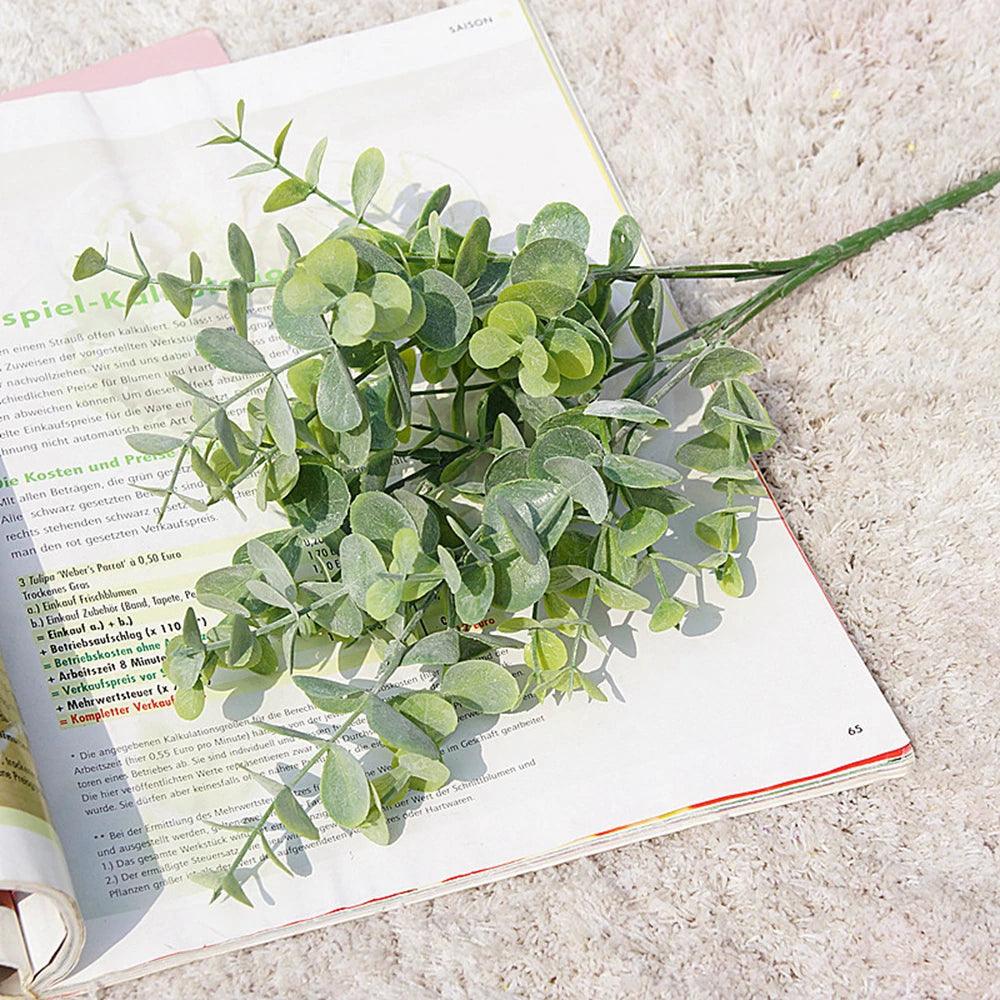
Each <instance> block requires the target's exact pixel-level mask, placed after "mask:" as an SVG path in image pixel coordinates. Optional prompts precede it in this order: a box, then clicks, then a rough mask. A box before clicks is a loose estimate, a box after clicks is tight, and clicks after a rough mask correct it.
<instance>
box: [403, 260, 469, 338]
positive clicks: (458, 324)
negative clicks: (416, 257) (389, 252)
mask: <svg viewBox="0 0 1000 1000" xmlns="http://www.w3.org/2000/svg"><path fill="white" fill-rule="evenodd" d="M413 285H414V287H415V288H416V290H417V291H418V292H419V293H420V295H421V296H422V298H423V301H424V307H425V309H426V312H427V316H426V319H425V320H424V323H423V326H422V327H421V328H420V331H419V333H418V334H417V339H418V340H419V341H420V343H421V344H423V345H424V346H425V347H429V348H431V349H432V350H437V351H445V350H448V349H449V348H451V347H455V346H457V345H458V344H460V343H462V341H463V340H465V338H466V337H467V336H468V334H469V330H470V329H471V327H472V315H473V314H472V300H471V299H470V298H469V294H468V292H466V290H465V289H464V288H463V287H462V286H461V285H460V284H458V282H457V281H455V280H454V278H451V277H449V276H448V275H447V274H445V273H444V272H443V271H438V270H435V269H434V268H430V269H428V270H426V271H421V272H420V274H418V275H417V276H416V277H415V278H414V279H413Z"/></svg>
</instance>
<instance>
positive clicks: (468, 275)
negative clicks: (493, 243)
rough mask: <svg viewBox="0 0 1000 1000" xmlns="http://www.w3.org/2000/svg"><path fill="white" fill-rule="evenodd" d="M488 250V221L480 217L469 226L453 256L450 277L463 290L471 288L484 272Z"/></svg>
mask: <svg viewBox="0 0 1000 1000" xmlns="http://www.w3.org/2000/svg"><path fill="white" fill-rule="evenodd" d="M489 248H490V220H489V219H487V218H486V217H485V216H480V217H479V218H478V219H476V220H475V221H473V223H472V225H471V226H469V229H468V232H466V234H465V236H463V237H462V242H461V243H460V244H459V245H458V253H456V254H455V266H454V268H453V269H452V277H453V278H454V279H455V280H456V281H457V282H458V283H459V284H460V285H461V286H462V287H463V288H471V287H472V286H473V285H474V284H475V283H476V282H477V281H478V280H479V278H480V277H481V276H482V274H483V272H484V271H485V270H486V263H487V260H488V253H489Z"/></svg>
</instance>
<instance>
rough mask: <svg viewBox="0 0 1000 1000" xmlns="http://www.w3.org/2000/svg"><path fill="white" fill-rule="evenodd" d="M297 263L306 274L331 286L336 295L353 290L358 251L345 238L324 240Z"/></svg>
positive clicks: (356, 274) (355, 280) (356, 273)
mask: <svg viewBox="0 0 1000 1000" xmlns="http://www.w3.org/2000/svg"><path fill="white" fill-rule="evenodd" d="M299 263H300V266H301V269H303V270H305V272H306V273H307V274H309V275H311V276H312V277H313V278H316V279H317V280H318V281H320V282H322V283H323V284H324V285H330V286H332V287H333V288H334V289H335V290H336V292H337V294H338V295H346V294H347V293H348V292H352V291H354V285H355V283H356V282H357V280H358V253H357V251H356V250H355V249H354V247H353V246H352V245H351V244H350V243H348V242H347V240H341V239H328V240H324V241H323V242H322V243H319V244H317V245H316V246H314V247H313V248H312V250H310V251H309V253H307V254H306V255H305V257H303V258H302V260H301V261H300V262H299Z"/></svg>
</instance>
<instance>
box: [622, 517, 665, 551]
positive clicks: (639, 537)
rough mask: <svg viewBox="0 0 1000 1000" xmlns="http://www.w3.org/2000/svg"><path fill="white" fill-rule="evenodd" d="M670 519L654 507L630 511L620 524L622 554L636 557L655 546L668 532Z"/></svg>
mask: <svg viewBox="0 0 1000 1000" xmlns="http://www.w3.org/2000/svg"><path fill="white" fill-rule="evenodd" d="M668 523H669V518H668V517H667V515H666V514H664V513H662V512H661V511H658V510H653V508H652V507H637V508H636V509H635V510H630V511H629V512H628V513H627V514H626V515H625V516H624V517H623V518H622V519H621V521H619V522H618V530H619V532H620V535H619V539H618V544H619V547H620V548H621V551H622V554H623V555H625V556H634V555H637V554H638V553H639V552H642V550H643V549H646V548H649V547H650V546H651V545H655V544H656V543H657V542H658V541H659V540H660V539H661V538H662V537H663V534H664V532H665V531H666V530H667V525H668Z"/></svg>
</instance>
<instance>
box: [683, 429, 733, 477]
mask: <svg viewBox="0 0 1000 1000" xmlns="http://www.w3.org/2000/svg"><path fill="white" fill-rule="evenodd" d="M676 457H677V461H678V462H679V463H680V464H681V465H684V466H687V467H688V468H689V469H697V470H698V471H699V472H715V471H716V470H718V469H724V468H727V467H728V466H730V465H732V464H733V463H732V462H731V460H730V454H729V439H728V437H726V436H724V435H722V434H718V433H716V432H715V431H711V432H710V433H708V434H701V435H699V436H698V437H696V438H692V439H691V440H690V441H685V442H684V444H682V445H681V446H680V447H679V448H678V449H677V456H676Z"/></svg>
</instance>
